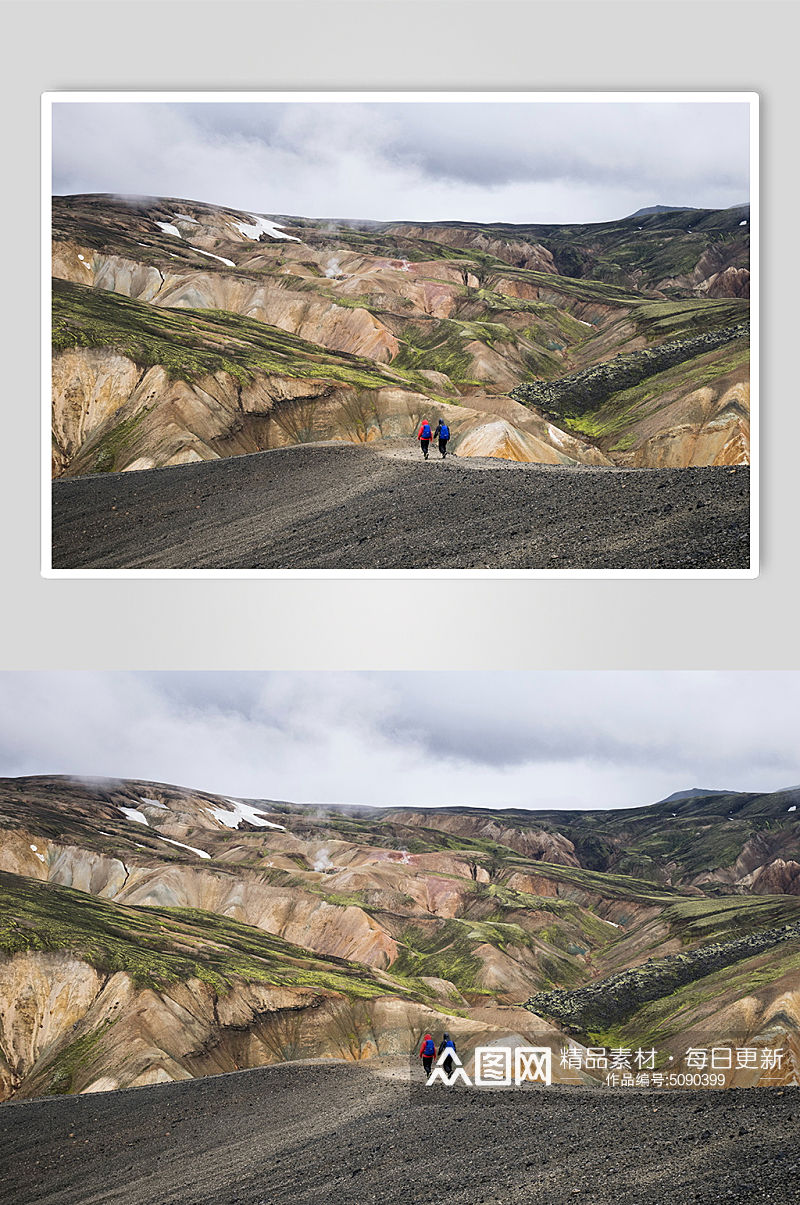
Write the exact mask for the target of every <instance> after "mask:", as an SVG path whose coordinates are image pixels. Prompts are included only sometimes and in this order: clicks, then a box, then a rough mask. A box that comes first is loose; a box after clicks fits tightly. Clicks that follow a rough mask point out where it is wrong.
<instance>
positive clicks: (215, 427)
mask: <svg viewBox="0 0 800 1205" xmlns="http://www.w3.org/2000/svg"><path fill="white" fill-rule="evenodd" d="M748 223H749V211H747V210H746V209H734V210H723V211H712V210H678V211H672V210H670V211H666V212H661V211H659V212H656V213H652V214H642V215H639V216H636V215H634V216H633V217H630V218H626V219H623V220H621V221H618V222H607V223H598V224H594V225H588V226H587V225H573V226H558V225H551V226H542V225H516V226H509V225H504V224H500V223H498V224H496V225H488V226H487V225H470V224H465V223H459V222H451V223H447V222H443V223H430V224H412V223H403V222H396V223H374V222H367V221H348V222H344V221H323V220H315V219H308V218H301V217H292V216H285V215H273V216H271V217H266V216H263V215H258V214H248V213H244V212H239V211H236V210H232V209H227V208H224V207H221V206H214V205H209V204H206V203H203V202H199V201H189V200H184V199H170V198H126V199H122V198H117V197H113V196H108V195H86V196H70V197H55V198H54V199H53V278H54V288H53V349H54V366H53V473H54V475H55V476H57V477H62V476H76V475H77V476H81V475H86V474H97V473H108V472H119V471H126V470H132V469H136V470H146V469H151V468H155V467H162V466H169V465H176V464H185V463H187V462H192V461H203V460H213V459H216V458H219V457H227V456H232V455H238V454H242V453H248V452H257V451H264V450H266V449H270V448H275V447H282V446H286V445H287V444H297V443H307V442H314V441H318V440H320V439H337V440H345V441H350V442H356V443H358V442H367V441H370V442H371V441H374V440H381V439H383V438H385V437H404V438H410V437H411V436H412V435H413V432H414V430H415V426H416V424H417V423H418V421H419V418H420V417H421V416H422V415H423V414H424V415H425V416H427V417H431V418H433V419H434V420H435V419H437V418H439V417H442V418H445V419H446V421H447V422H448V424H449V425H450V427H451V430H452V432H453V439H452V447H453V450H454V451H455V453H456V454H457V455H469V456H498V457H505V458H511V459H515V460H522V461H533V462H540V463H549V464H560V465H572V464H593V465H612V464H614V465H634V466H639V467H652V466H666V467H685V466H707V465H731V464H742V463H746V462H747V460H748V456H749V377H748V328H747V316H748V300H747V298H748V294H749V225H748ZM587 372H588V373H589V378H587V375H586V374H587ZM587 380H588V381H589V383H590V384H591V386H592V387H591V388H589V389H587Z"/></svg>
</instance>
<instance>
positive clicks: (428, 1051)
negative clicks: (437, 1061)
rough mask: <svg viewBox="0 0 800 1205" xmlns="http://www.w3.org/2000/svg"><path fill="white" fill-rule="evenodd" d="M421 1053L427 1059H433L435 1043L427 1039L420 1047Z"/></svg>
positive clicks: (431, 1039)
mask: <svg viewBox="0 0 800 1205" xmlns="http://www.w3.org/2000/svg"><path fill="white" fill-rule="evenodd" d="M422 1053H423V1055H425V1056H426V1057H427V1058H433V1056H434V1055H435V1054H436V1043H435V1042H434V1040H433V1038H428V1040H427V1042H426V1043H425V1045H424V1046H423V1047H422Z"/></svg>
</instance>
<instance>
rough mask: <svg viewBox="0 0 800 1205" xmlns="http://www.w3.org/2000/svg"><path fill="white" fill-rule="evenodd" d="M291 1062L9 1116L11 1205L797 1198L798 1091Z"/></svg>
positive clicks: (489, 1204)
mask: <svg viewBox="0 0 800 1205" xmlns="http://www.w3.org/2000/svg"><path fill="white" fill-rule="evenodd" d="M407 1081H408V1069H407V1065H406V1068H405V1074H404V1073H403V1070H402V1068H401V1067H400V1066H398V1065H397V1064H392V1063H391V1062H389V1061H388V1060H374V1061H371V1062H369V1063H362V1064H360V1065H357V1066H352V1065H351V1066H342V1065H339V1066H331V1065H328V1066H325V1065H308V1064H305V1065H302V1066H301V1065H293V1066H292V1065H284V1066H276V1067H266V1068H260V1069H257V1070H253V1071H247V1072H243V1073H240V1074H239V1075H223V1076H215V1077H213V1078H208V1079H203V1080H194V1081H189V1082H186V1083H177V1084H158V1085H156V1086H154V1087H148V1088H140V1089H137V1090H136V1091H128V1092H111V1093H107V1094H106V1095H104V1096H103V1097H102V1101H100V1100H98V1098H97V1097H96V1096H79V1097H73V1098H71V1099H61V1100H38V1101H19V1102H16V1103H13V1102H12V1103H11V1104H6V1105H3V1106H1V1107H0V1178H2V1182H3V1185H4V1189H5V1193H4V1200H5V1201H6V1202H7V1205H100V1203H104V1205H212V1203H213V1205H266V1203H267V1202H269V1203H270V1205H296V1203H297V1202H300V1203H302V1205H319V1203H323V1202H331V1201H335V1202H342V1201H358V1202H379V1201H380V1202H391V1205H412V1203H414V1202H425V1203H426V1205H438V1203H439V1202H441V1201H444V1200H447V1201H452V1202H454V1203H455V1205H552V1203H553V1202H555V1201H558V1202H562V1201H573V1200H576V1201H584V1202H589V1201H591V1202H593V1203H594V1205H643V1203H644V1202H648V1203H650V1202H652V1203H653V1205H655V1203H661V1202H665V1201H670V1202H672V1203H673V1205H728V1203H730V1202H734V1203H738V1205H751V1203H752V1202H761V1201H775V1202H778V1201H781V1202H784V1201H785V1202H790V1201H792V1200H794V1199H795V1196H794V1192H795V1190H794V1185H795V1184H796V1181H797V1174H798V1170H799V1169H800V1161H799V1160H798V1156H797V1149H796V1142H795V1135H796V1131H797V1111H798V1107H800V1089H798V1088H796V1087H795V1088H783V1089H782V1088H778V1089H777V1090H774V1091H771V1092H747V1091H736V1090H734V1091H731V1092H708V1093H702V1092H674V1093H670V1092H640V1091H636V1090H635V1089H634V1090H628V1089H611V1090H608V1091H598V1090H593V1089H586V1088H550V1089H530V1090H520V1089H511V1090H507V1091H501V1090H497V1089H491V1090H481V1089H466V1088H464V1087H462V1086H460V1085H459V1086H456V1087H454V1088H450V1089H446V1088H441V1089H440V1088H439V1087H438V1086H437V1087H436V1088H425V1087H422V1086H420V1085H419V1083H418V1082H417V1083H416V1084H414V1085H410V1084H409V1083H408V1082H407Z"/></svg>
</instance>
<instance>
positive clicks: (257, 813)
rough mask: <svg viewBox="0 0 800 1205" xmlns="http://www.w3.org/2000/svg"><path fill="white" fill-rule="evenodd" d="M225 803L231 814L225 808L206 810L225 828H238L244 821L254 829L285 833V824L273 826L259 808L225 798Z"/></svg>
mask: <svg viewBox="0 0 800 1205" xmlns="http://www.w3.org/2000/svg"><path fill="white" fill-rule="evenodd" d="M225 802H226V803H229V804H230V805H231V807H232V808H233V811H232V812H229V811H228V809H227V808H215V807H210V808H206V811H208V812H210V813H211V815H212V816H215V817H216V818H217V820H219V822H220V824H224V825H225V826H226V828H238V827H239V824H240V822H241V821H242V820H246V821H247V823H248V824H252V825H253V826H254V827H255V828H279V829H281V830H283V831H284V832H285V831H286V825H285V824H275V823H274V822H273V821H272V820H265V819H264V812H263V810H262V809H261V808H254V807H251V805H250V804H249V803H242V802H241V800H239V799H227V798H226V800H225Z"/></svg>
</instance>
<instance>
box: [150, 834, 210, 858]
mask: <svg viewBox="0 0 800 1205" xmlns="http://www.w3.org/2000/svg"><path fill="white" fill-rule="evenodd" d="M156 835H157V836H158V839H159V841H168V842H169V843H170V845H180V847H181V849H188V850H190V851H191V852H192V853H193V854H197V855H198V856H199V857H201V858H209V859H210V857H211V854H207V853H206V851H205V850H204V849H195V847H194V846H193V845H184V843H183V841H173V840H172V837H162V836H161V833H157V834H156Z"/></svg>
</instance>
